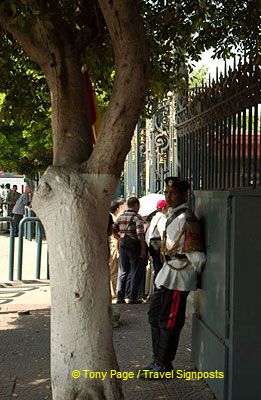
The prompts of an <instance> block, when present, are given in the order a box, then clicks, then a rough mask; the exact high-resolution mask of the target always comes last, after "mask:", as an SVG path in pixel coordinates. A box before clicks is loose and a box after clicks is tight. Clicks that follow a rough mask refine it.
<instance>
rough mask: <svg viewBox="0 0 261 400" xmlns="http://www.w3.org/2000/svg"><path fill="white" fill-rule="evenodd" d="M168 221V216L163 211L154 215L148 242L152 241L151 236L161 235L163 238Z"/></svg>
mask: <svg viewBox="0 0 261 400" xmlns="http://www.w3.org/2000/svg"><path fill="white" fill-rule="evenodd" d="M166 221H167V218H166V216H165V214H163V213H162V212H161V211H158V212H157V213H156V214H155V215H154V217H153V218H152V220H151V223H150V228H149V234H148V243H149V242H150V239H151V238H155V237H160V238H161V239H162V237H163V232H164V230H165V224H166Z"/></svg>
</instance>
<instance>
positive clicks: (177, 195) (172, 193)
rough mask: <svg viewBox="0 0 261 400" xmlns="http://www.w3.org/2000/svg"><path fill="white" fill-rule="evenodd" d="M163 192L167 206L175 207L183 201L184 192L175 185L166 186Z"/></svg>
mask: <svg viewBox="0 0 261 400" xmlns="http://www.w3.org/2000/svg"><path fill="white" fill-rule="evenodd" d="M164 193H165V197H166V202H167V205H168V207H171V208H175V207H178V206H179V205H180V204H182V203H183V202H184V193H181V192H180V191H179V190H178V189H177V188H175V187H172V186H167V187H166V188H165V192H164Z"/></svg>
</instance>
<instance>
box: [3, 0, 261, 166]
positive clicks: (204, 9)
mask: <svg viewBox="0 0 261 400" xmlns="http://www.w3.org/2000/svg"><path fill="white" fill-rule="evenodd" d="M138 2H139V4H140V9H141V13H142V15H143V18H144V24H145V29H146V35H147V40H148V44H149V48H150V56H151V80H150V90H149V95H148V104H155V99H157V98H161V97H162V96H163V95H164V94H165V93H166V92H168V91H169V90H172V91H173V90H174V89H175V88H177V87H179V86H181V85H182V84H184V75H185V73H186V70H187V69H186V68H189V69H190V68H191V67H192V66H191V65H190V64H188V60H189V59H192V60H195V61H197V60H198V59H199V56H200V53H201V52H202V51H205V50H206V49H208V48H211V47H212V48H214V54H215V55H216V56H218V57H222V56H223V57H226V56H228V55H229V54H230V53H231V52H232V49H233V48H235V47H236V48H241V49H242V48H244V50H245V51H246V52H248V53H250V52H252V53H257V51H258V44H259V34H260V33H259V31H260V22H259V6H258V0H230V1H225V0H176V1H174V0H150V1H148V0H138ZM1 14H2V15H3V16H5V18H6V17H7V18H8V21H9V23H10V24H12V25H14V26H17V27H18V28H19V29H20V30H21V31H23V32H24V33H26V34H27V35H30V32H31V31H32V28H33V27H34V26H35V25H36V23H37V20H39V19H40V20H41V21H42V22H43V23H44V24H45V25H46V26H47V27H48V28H49V29H51V30H52V31H53V32H55V33H56V34H57V37H58V38H59V39H60V40H61V38H62V28H60V27H62V26H65V25H66V27H69V29H70V32H71V35H72V36H73V37H74V40H75V43H76V45H77V46H78V49H79V52H80V54H81V62H82V66H84V68H85V69H87V70H88V71H89V74H90V77H91V80H92V82H93V84H94V87H95V90H96V94H97V97H98V99H97V100H98V101H97V103H98V105H99V107H100V109H101V113H103V111H104V109H105V108H106V106H107V105H108V102H109V97H110V93H111V88H112V83H113V76H114V60H113V52H112V46H111V42H110V37H109V33H108V30H107V27H106V24H105V21H104V19H103V16H102V13H101V10H100V8H99V6H98V3H97V1H95V0H60V1H58V2H57V1H54V0H37V1H30V0H3V1H1V4H0V24H1ZM0 36H1V42H0V93H2V94H4V96H3V97H2V104H1V106H0V144H1V156H0V164H2V165H4V166H6V167H8V168H11V169H16V170H17V171H21V170H22V169H23V172H25V171H24V168H27V169H28V170H35V169H44V168H45V167H46V166H47V165H48V164H49V163H50V160H51V126H50V98H49V93H48V88H47V85H46V81H45V78H44V76H43V74H42V72H41V71H40V70H39V67H38V66H37V65H36V64H35V63H34V62H32V61H31V60H30V59H29V58H28V57H27V56H26V55H25V53H24V52H23V51H22V50H21V48H20V47H19V46H18V45H17V43H16V42H15V40H14V39H13V38H12V37H11V36H10V35H9V34H7V33H6V32H5V31H4V30H2V31H0ZM185 66H186V68H185Z"/></svg>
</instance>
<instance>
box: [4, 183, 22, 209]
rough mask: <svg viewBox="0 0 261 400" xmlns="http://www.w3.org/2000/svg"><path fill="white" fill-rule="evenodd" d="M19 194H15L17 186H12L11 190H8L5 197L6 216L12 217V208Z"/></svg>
mask: <svg viewBox="0 0 261 400" xmlns="http://www.w3.org/2000/svg"><path fill="white" fill-rule="evenodd" d="M20 196H21V193H19V192H17V185H13V187H12V190H10V191H9V192H8V194H7V196H6V203H7V205H8V215H11V216H12V215H13V208H14V205H15V203H16V202H17V200H18V199H19V197H20Z"/></svg>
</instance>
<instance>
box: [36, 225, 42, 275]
mask: <svg viewBox="0 0 261 400" xmlns="http://www.w3.org/2000/svg"><path fill="white" fill-rule="evenodd" d="M36 231H37V253H36V275H35V277H36V279H40V275H41V255H42V226H41V223H40V222H38V223H36Z"/></svg>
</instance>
